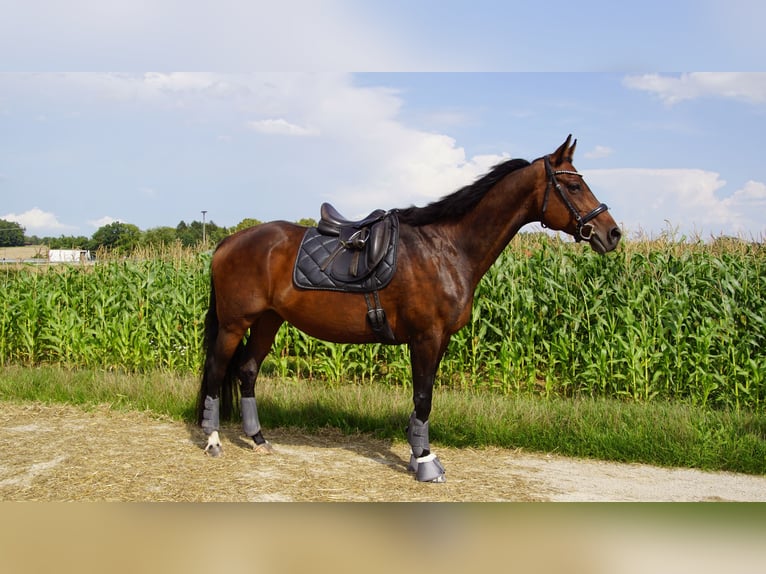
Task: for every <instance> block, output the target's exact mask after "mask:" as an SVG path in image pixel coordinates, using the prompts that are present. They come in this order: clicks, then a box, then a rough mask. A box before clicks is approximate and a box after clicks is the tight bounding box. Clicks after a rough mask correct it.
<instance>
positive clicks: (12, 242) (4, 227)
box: [0, 219, 25, 247]
mask: <svg viewBox="0 0 766 574" xmlns="http://www.w3.org/2000/svg"><path fill="white" fill-rule="evenodd" d="M24 231H25V229H24V228H23V227H22V226H21V225H19V224H18V223H16V222H15V221H6V220H5V219H0V247H20V246H22V245H24Z"/></svg>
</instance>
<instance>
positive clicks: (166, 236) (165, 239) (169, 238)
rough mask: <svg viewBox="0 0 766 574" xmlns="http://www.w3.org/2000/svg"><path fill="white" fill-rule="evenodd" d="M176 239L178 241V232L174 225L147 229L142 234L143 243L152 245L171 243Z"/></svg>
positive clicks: (158, 245)
mask: <svg viewBox="0 0 766 574" xmlns="http://www.w3.org/2000/svg"><path fill="white" fill-rule="evenodd" d="M176 241H178V233H177V232H176V230H175V229H174V228H173V227H154V228H152V229H147V230H146V231H144V233H143V234H142V235H141V243H142V244H143V245H147V246H152V247H160V246H162V245H171V244H173V243H175V242H176Z"/></svg>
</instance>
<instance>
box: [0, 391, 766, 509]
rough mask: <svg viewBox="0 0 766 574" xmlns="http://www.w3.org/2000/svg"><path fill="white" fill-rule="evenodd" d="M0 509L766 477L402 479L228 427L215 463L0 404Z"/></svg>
mask: <svg viewBox="0 0 766 574" xmlns="http://www.w3.org/2000/svg"><path fill="white" fill-rule="evenodd" d="M0 408H1V409H2V418H1V419H0V500H3V501H11V500H46V501H52V500H56V501H68V500H78V501H109V500H114V501H477V502H478V501H704V500H730V501H766V477H762V476H761V477H759V476H748V475H741V474H733V473H720V472H716V473H708V472H700V471H695V470H681V469H661V468H654V467H650V466H646V465H636V464H616V463H606V462H598V461H590V460H576V459H570V458H565V457H560V456H552V455H544V454H531V453H526V452H520V451H512V450H503V449H495V448H492V449H475V450H474V449H454V448H444V447H441V448H438V450H437V452H438V454H439V457H440V458H441V460H442V462H443V463H444V465H445V466H446V468H447V482H446V483H445V484H440V485H432V484H420V483H418V482H416V481H415V480H414V479H413V477H412V475H411V474H410V473H408V472H407V470H406V464H407V461H408V458H409V455H408V452H409V451H408V446H407V445H406V444H405V443H404V442H394V443H392V442H391V441H384V440H377V439H372V438H370V437H368V436H363V435H359V436H345V435H342V434H341V433H340V432H336V431H326V432H322V433H319V434H312V435H309V434H303V433H300V432H295V431H292V430H286V429H272V430H269V431H268V433H267V436H268V438H269V440H270V441H271V442H272V444H273V445H274V451H275V453H274V454H273V455H271V456H264V455H258V454H256V453H254V452H253V450H252V449H251V447H250V444H249V443H248V442H246V441H245V439H244V437H241V436H240V434H239V432H238V428H237V429H235V428H234V427H231V428H227V429H224V431H223V433H222V435H223V436H222V440H223V443H224V456H223V457H221V458H219V459H212V458H210V457H206V456H204V454H203V451H202V446H203V444H204V439H203V436H202V434H201V432H199V431H198V430H197V429H196V428H194V427H190V426H187V425H184V424H182V423H178V422H174V421H170V420H162V419H157V418H156V417H153V416H151V415H147V414H142V413H122V412H115V411H110V410H109V409H107V408H97V409H91V410H83V409H80V408H76V407H71V406H63V405H52V406H49V405H41V404H36V403H35V404H11V403H0Z"/></svg>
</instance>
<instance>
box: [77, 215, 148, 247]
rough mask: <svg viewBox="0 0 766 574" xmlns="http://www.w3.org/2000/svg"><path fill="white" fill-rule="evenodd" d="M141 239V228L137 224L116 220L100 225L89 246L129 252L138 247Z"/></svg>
mask: <svg viewBox="0 0 766 574" xmlns="http://www.w3.org/2000/svg"><path fill="white" fill-rule="evenodd" d="M140 239H141V230H140V229H138V227H137V226H135V225H133V224H130V223H122V222H121V221H115V222H114V223H110V224H109V225H104V226H103V227H99V228H98V230H96V232H95V233H94V234H93V238H92V239H91V241H90V245H89V247H90V249H92V250H93V251H96V250H97V249H100V248H102V247H103V248H104V249H109V250H113V251H119V252H120V253H129V252H130V251H132V250H133V249H135V248H136V246H137V245H138V242H139V240H140Z"/></svg>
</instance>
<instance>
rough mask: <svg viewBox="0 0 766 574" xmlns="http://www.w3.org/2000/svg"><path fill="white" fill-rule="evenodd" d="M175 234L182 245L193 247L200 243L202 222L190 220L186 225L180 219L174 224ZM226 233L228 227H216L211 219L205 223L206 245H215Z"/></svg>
mask: <svg viewBox="0 0 766 574" xmlns="http://www.w3.org/2000/svg"><path fill="white" fill-rule="evenodd" d="M176 234H177V236H178V239H179V240H180V241H181V243H183V245H184V246H186V247H193V246H195V245H198V244H200V243H202V222H201V221H192V222H191V223H190V224H188V225H187V224H186V222H185V221H181V222H180V223H179V224H178V225H177V226H176ZM228 234H229V230H228V229H226V228H225V227H218V226H217V225H216V224H215V223H214V222H213V221H208V222H207V223H205V236H206V238H207V243H208V245H215V244H216V243H218V242H219V241H221V240H222V239H223V238H225V237H226V236H227V235H228Z"/></svg>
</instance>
